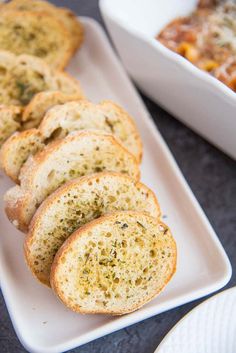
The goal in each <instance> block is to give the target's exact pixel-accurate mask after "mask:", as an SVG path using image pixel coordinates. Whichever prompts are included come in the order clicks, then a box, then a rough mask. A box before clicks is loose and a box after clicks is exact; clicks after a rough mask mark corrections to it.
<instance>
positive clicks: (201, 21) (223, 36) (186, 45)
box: [156, 0, 236, 92]
mask: <svg viewBox="0 0 236 353" xmlns="http://www.w3.org/2000/svg"><path fill="white" fill-rule="evenodd" d="M156 39H157V40H159V41H160V42H161V43H162V44H164V45H165V46H166V47H167V48H169V49H171V50H173V51H175V52H176V53H178V54H180V55H182V56H183V57H184V58H186V59H187V60H189V61H190V62H192V63H193V64H194V65H196V66H197V67H199V68H200V69H202V70H204V71H207V72H209V73H210V74H211V75H212V76H214V77H216V78H217V79H218V80H220V81H221V82H223V83H224V84H226V85H227V86H228V87H229V88H231V89H232V90H233V91H234V92H236V4H234V3H232V2H216V1H210V0H201V1H200V2H199V4H198V7H197V9H196V10H195V11H194V12H193V13H192V14H190V16H188V17H182V18H177V19H175V20H173V21H172V22H170V23H169V24H168V25H167V26H166V27H165V28H164V29H163V30H162V31H161V32H160V34H158V35H157V37H156Z"/></svg>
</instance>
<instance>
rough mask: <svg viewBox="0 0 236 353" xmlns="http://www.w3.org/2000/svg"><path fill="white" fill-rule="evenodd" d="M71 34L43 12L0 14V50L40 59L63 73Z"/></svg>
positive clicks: (54, 18) (69, 55) (69, 48)
mask: <svg viewBox="0 0 236 353" xmlns="http://www.w3.org/2000/svg"><path fill="white" fill-rule="evenodd" d="M70 37H71V35H70V32H69V31H68V30H67V29H66V27H65V26H64V24H63V21H61V20H60V19H58V18H56V17H55V16H52V15H50V13H48V12H46V11H42V12H33V11H17V10H8V11H1V12H0V49H1V50H8V51H10V52H12V53H14V54H16V55H20V54H28V55H33V56H36V57H39V58H41V59H43V60H44V61H45V62H47V63H48V64H49V65H51V66H52V67H55V68H58V69H63V68H65V67H66V65H67V64H68V62H69V60H70V58H71V56H72V55H73V52H74V48H73V43H72V41H71V39H70Z"/></svg>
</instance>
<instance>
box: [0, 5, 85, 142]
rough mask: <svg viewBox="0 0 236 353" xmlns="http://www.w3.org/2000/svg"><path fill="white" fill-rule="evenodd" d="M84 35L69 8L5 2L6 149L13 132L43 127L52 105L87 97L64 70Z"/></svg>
mask: <svg viewBox="0 0 236 353" xmlns="http://www.w3.org/2000/svg"><path fill="white" fill-rule="evenodd" d="M83 37H84V30H83V26H82V24H81V23H80V21H79V20H78V19H77V17H76V16H75V15H74V14H73V12H71V11H70V10H68V9H65V8H59V7H56V6H54V5H52V4H50V3H48V2H46V1H43V0H34V1H32V0H12V1H10V2H7V3H4V4H1V11H0V147H1V145H2V143H3V142H4V141H5V140H6V139H7V138H8V137H9V136H10V135H11V134H12V133H13V132H15V131H17V130H19V131H21V130H25V129H26V128H29V127H36V126H38V125H39V123H40V121H41V119H42V117H43V116H44V114H45V112H46V111H47V110H48V109H49V107H51V106H52V105H55V104H62V103H65V102H67V101H71V100H73V101H74V100H78V99H80V98H82V97H84V96H83V94H82V91H81V88H80V85H79V83H78V82H77V81H76V80H75V79H73V78H72V77H70V76H69V75H68V74H66V73H65V72H63V71H62V70H63V69H64V68H65V67H66V66H67V64H68V63H69V61H70V59H71V57H72V56H73V54H74V53H75V51H76V50H77V49H78V48H80V46H81V45H82V43H83Z"/></svg>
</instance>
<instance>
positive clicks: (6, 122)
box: [0, 105, 22, 147]
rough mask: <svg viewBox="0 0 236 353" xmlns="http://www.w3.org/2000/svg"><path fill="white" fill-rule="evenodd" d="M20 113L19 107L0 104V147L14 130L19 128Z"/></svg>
mask: <svg viewBox="0 0 236 353" xmlns="http://www.w3.org/2000/svg"><path fill="white" fill-rule="evenodd" d="M21 113H22V109H21V108H20V107H16V106H6V105H0V147H1V146H2V144H3V142H4V141H5V140H6V139H7V138H8V137H9V136H10V135H11V134H12V133H13V132H14V131H16V130H18V129H19V128H20V117H21Z"/></svg>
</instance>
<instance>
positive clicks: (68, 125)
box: [1, 92, 142, 183]
mask: <svg viewBox="0 0 236 353" xmlns="http://www.w3.org/2000/svg"><path fill="white" fill-rule="evenodd" d="M47 93H48V92H47ZM47 93H43V94H44V95H47ZM37 96H38V95H37ZM59 96H60V95H59ZM59 96H57V95H56V96H55V99H56V100H58V97H59ZM36 99H37V98H36ZM49 100H50V101H52V99H50V95H49ZM39 101H40V99H39ZM46 103H47V102H46ZM34 105H36V104H34ZM42 107H43V104H42ZM36 111H37V110H36ZM84 129H97V130H102V131H107V132H110V133H113V134H114V135H115V136H116V137H118V138H119V139H120V140H121V142H122V143H123V144H124V146H125V147H126V148H127V149H128V150H129V151H130V152H131V153H132V154H133V155H134V156H135V157H136V158H137V160H138V162H140V161H141V157H142V142H141V138H140V136H139V133H138V131H137V128H136V126H135V124H134V122H133V120H132V118H131V117H130V116H129V115H128V114H127V113H126V112H125V111H124V110H123V109H122V108H120V107H118V106H117V105H116V104H115V103H113V102H110V101H104V102H101V103H100V104H93V103H91V102H89V101H85V100H81V101H78V102H69V103H66V104H63V105H58V106H55V107H53V108H52V109H50V110H49V111H48V112H47V114H46V115H45V117H44V119H43V120H42V122H41V124H40V126H39V130H36V129H30V130H28V131H27V132H25V131H23V132H21V133H17V134H15V135H14V136H11V137H10V138H9V139H8V140H7V141H6V142H5V144H4V145H3V147H2V153H1V164H2V167H3V169H4V170H5V173H6V174H7V175H8V176H9V177H10V178H11V179H12V180H14V181H15V182H16V183H18V176H19V172H20V168H21V167H22V165H23V163H24V162H25V161H26V160H27V153H28V156H30V155H32V154H34V153H36V152H37V151H39V150H40V149H42V148H43V147H44V143H45V144H47V142H48V141H52V140H54V139H57V138H63V137H65V136H66V135H67V134H68V133H70V132H72V131H76V130H84Z"/></svg>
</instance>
